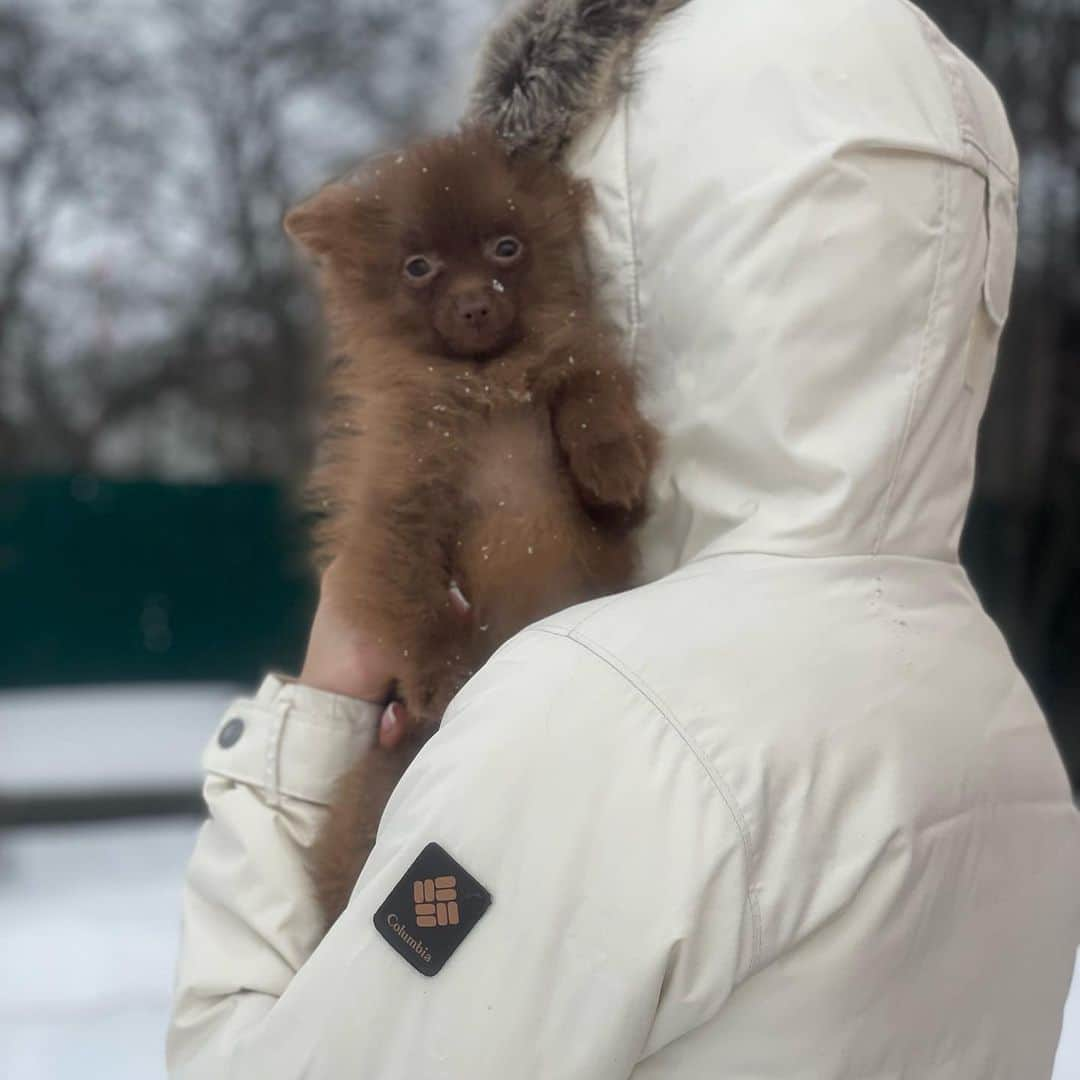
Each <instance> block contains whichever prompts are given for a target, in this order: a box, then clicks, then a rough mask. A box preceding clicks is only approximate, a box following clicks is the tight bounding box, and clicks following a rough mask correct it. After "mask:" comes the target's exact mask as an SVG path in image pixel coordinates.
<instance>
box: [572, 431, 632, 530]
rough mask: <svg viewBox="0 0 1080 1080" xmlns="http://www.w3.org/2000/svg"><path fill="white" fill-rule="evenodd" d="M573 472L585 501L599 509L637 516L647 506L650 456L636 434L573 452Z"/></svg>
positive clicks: (580, 444) (578, 447) (582, 445)
mask: <svg viewBox="0 0 1080 1080" xmlns="http://www.w3.org/2000/svg"><path fill="white" fill-rule="evenodd" d="M569 458H570V470H571V472H572V473H573V475H574V479H575V480H576V481H577V484H578V487H579V488H580V489H581V495H582V498H583V499H584V500H585V501H586V502H587V503H589V504H591V505H593V506H597V507H603V508H612V509H617V510H625V511H627V512H628V513H635V512H637V511H639V510H641V509H642V507H643V506H644V503H645V492H646V488H647V485H648V481H649V455H648V452H647V448H646V446H645V444H644V440H643V439H641V438H639V437H637V436H636V435H633V434H620V435H617V436H615V437H614V438H610V439H604V440H598V441H596V442H586V441H583V440H578V441H577V442H576V444H575V445H574V447H573V448H572V449H571V450H570V453H569Z"/></svg>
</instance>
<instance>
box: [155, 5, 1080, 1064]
mask: <svg viewBox="0 0 1080 1080" xmlns="http://www.w3.org/2000/svg"><path fill="white" fill-rule="evenodd" d="M509 18H510V22H509V23H506V24H504V26H503V27H502V29H501V30H499V31H498V32H497V36H496V38H495V41H494V44H493V46H492V48H491V49H490V50H489V52H488V54H487V58H486V61H485V63H484V65H483V68H482V72H481V76H480V85H479V89H478V91H477V95H476V98H475V106H474V110H475V113H476V115H478V116H480V117H481V118H485V119H489V120H492V121H493V122H495V123H496V124H497V125H498V126H499V128H500V130H501V131H502V133H503V135H504V136H505V137H506V138H507V139H508V140H510V141H511V142H513V143H516V144H519V145H528V146H532V147H534V148H536V149H538V150H540V151H542V152H548V153H552V154H556V155H560V156H561V157H562V159H563V160H564V161H565V162H566V163H567V164H568V165H569V166H570V167H571V168H572V169H573V170H574V171H575V172H576V173H578V174H580V175H581V176H584V177H587V178H588V179H589V180H590V181H591V182H592V184H593V186H594V188H595V190H596V195H597V208H596V213H595V215H594V218H593V221H592V224H591V234H590V242H591V248H592V256H593V257H594V259H595V263H596V272H597V274H598V276H599V278H600V280H601V282H602V289H603V296H604V299H605V303H606V304H607V307H608V310H609V311H610V314H611V316H612V318H613V319H614V320H615V321H616V322H617V324H618V326H619V327H620V328H621V330H622V332H623V333H624V335H625V341H626V348H627V351H628V353H629V354H630V355H631V356H632V357H633V360H634V362H635V363H636V364H637V365H638V366H639V367H640V368H641V370H642V373H643V378H644V380H645V387H646V392H645V401H644V405H645V408H646V410H647V412H648V414H649V416H650V417H651V419H653V420H654V422H655V423H656V424H657V425H658V426H659V427H660V429H661V430H662V432H663V435H664V439H665V450H664V457H663V460H662V461H661V463H660V465H659V467H658V469H657V471H656V475H655V477H654V480H653V486H652V492H651V497H652V506H653V513H652V517H651V519H650V520H649V522H648V523H647V524H646V525H645V526H644V528H643V531H642V537H641V542H642V548H643V553H644V571H643V575H642V583H641V585H640V587H638V588H635V589H633V590H631V591H629V592H627V593H625V594H622V595H619V596H615V597H610V598H607V599H603V600H600V601H597V602H594V603H589V604H586V605H584V606H582V607H578V608H575V609H573V610H570V611H566V612H563V613H562V614H559V615H557V616H555V617H554V618H551V619H548V620H546V621H545V622H542V623H540V624H539V625H536V626H533V627H531V628H530V629H528V630H526V631H525V632H524V633H522V634H520V635H518V636H517V637H516V638H514V639H513V640H512V641H510V642H509V643H508V644H506V645H505V646H504V647H503V648H502V649H501V651H500V652H499V653H498V654H497V655H496V656H495V658H494V659H493V660H492V661H491V662H490V663H489V664H488V665H487V666H486V667H485V668H484V669H483V670H482V671H481V672H480V673H479V674H478V675H477V676H476V677H475V678H474V679H473V680H472V681H471V682H470V684H469V685H468V686H467V687H466V688H465V689H464V691H463V692H462V693H461V694H460V695H459V696H458V698H457V699H456V700H455V701H454V703H453V704H452V705H451V707H450V709H449V712H448V714H447V716H446V719H445V722H444V723H443V726H442V729H441V730H440V732H439V733H438V734H437V735H436V736H435V737H434V738H433V739H432V740H431V741H430V743H429V744H428V745H427V746H426V747H425V749H424V750H423V752H422V753H421V754H420V756H419V757H418V758H417V760H416V761H415V763H414V764H413V766H412V767H411V768H410V770H409V771H408V773H407V774H406V776H405V778H404V779H403V781H402V782H401V784H400V785H399V787H398V789H397V790H396V792H395V793H394V795H393V797H392V799H391V801H390V804H389V806H388V807H387V810H386V813H385V815H384V817H383V820H382V823H381V827H380V830H379V837H378V842H377V844H376V847H375V849H374V853H373V854H372V856H371V858H370V860H369V862H368V864H367V866H366V867H365V869H364V871H363V874H362V876H361V878H360V880H359V882H358V884H357V886H356V888H355V891H354V893H353V895H352V899H351V902H350V904H349V906H348V909H347V910H346V911H345V913H344V914H343V915H342V917H341V918H340V919H339V920H338V921H337V922H336V924H335V925H334V926H333V927H332V929H331V930H330V931H329V933H328V934H327V936H326V937H325V938H321V933H322V927H321V925H320V921H319V917H318V911H317V908H316V906H315V902H314V899H313V897H312V895H311V890H310V885H309V881H308V877H307V870H306V867H305V853H306V851H307V849H308V846H309V844H310V843H311V840H312V837H313V836H314V835H315V833H316V831H317V829H318V828H319V824H320V822H321V820H322V819H323V815H324V814H325V812H326V811H325V805H326V802H327V797H328V793H329V791H330V789H331V787H332V785H333V783H334V781H335V779H336V778H337V777H338V776H340V775H341V773H342V772H344V771H345V770H346V769H347V768H348V767H349V765H350V763H351V762H353V761H355V760H356V756H357V755H360V754H364V753H371V752H378V751H377V750H374V749H372V745H373V742H374V739H375V734H374V732H375V728H376V726H377V724H378V720H379V716H380V708H379V707H378V706H376V705H374V704H367V703H365V702H363V701H361V700H358V699H357V698H358V697H362V696H364V687H365V686H366V685H369V684H368V683H365V682H364V681H363V680H364V679H365V678H368V679H370V680H371V681H370V685H371V687H372V695H371V696H375V695H376V689H375V688H376V687H381V686H382V685H383V684H384V680H385V679H386V678H388V677H390V676H391V675H392V674H393V672H392V671H388V670H383V666H380V665H382V660H381V658H378V657H377V656H376V655H375V654H374V653H373V652H372V651H371V650H370V649H368V647H367V646H366V644H365V642H364V641H363V640H362V637H361V638H360V639H359V640H355V639H350V638H347V637H337V638H335V637H334V633H335V631H334V623H333V598H332V596H329V595H328V596H327V599H326V602H325V603H324V607H323V609H322V610H321V612H320V615H319V617H318V619H317V625H316V629H315V632H314V633H313V641H312V653H311V656H310V657H309V671H308V672H307V673H306V674H305V678H307V679H309V681H310V682H312V683H314V684H315V686H314V688H313V687H312V686H305V685H303V683H302V682H301V683H291V682H286V681H283V680H281V679H278V678H274V677H271V678H269V679H268V680H267V681H266V683H265V684H264V685H263V687H262V689H261V690H260V691H259V693H258V695H257V696H256V697H255V698H254V700H251V701H241V702H238V703H237V704H236V705H235V706H234V707H233V708H231V709H230V710H229V711H228V713H227V715H226V717H225V718H224V720H223V722H222V726H221V728H220V729H219V732H218V733H217V735H216V736H215V738H214V740H213V742H212V743H211V745H210V746H209V748H208V750H207V753H206V757H205V767H206V772H207V780H206V787H205V795H206V802H207V806H208V808H209V819H208V821H207V823H206V824H205V825H204V827H203V830H202V832H201V834H200V837H199V840H198V844H197V848H196V851H195V854H194V856H193V858H192V861H191V866H190V870H189V873H188V879H187V888H186V895H185V900H184V940H183V947H182V954H181V957H180V963H179V972H178V982H177V990H176V1000H175V1009H174V1014H173V1017H172V1023H171V1028H170V1031H169V1037H168V1060H169V1068H170V1071H171V1074H172V1075H173V1076H174V1077H177V1078H185V1080H187V1078H192V1080H194V1078H199V1080H210V1078H216V1077H228V1078H230V1080H234V1078H247V1077H253V1078H254V1077H257V1078H270V1080H276V1078H281V1080H289V1078H299V1077H305V1078H338V1077H347V1076H356V1077H364V1078H400V1080H405V1078H419V1077H422V1078H425V1080H429V1078H430V1080H434V1078H452V1080H458V1078H461V1080H465V1078H469V1080H473V1078H483V1080H489V1078H490V1080H496V1078H498V1080H502V1078H509V1077H513V1078H533V1077H537V1078H544V1080H577V1078H581V1080H609V1078H610V1080H622V1078H626V1077H633V1078H634V1080H647V1078H651V1077H664V1078H667V1080H672V1078H694V1080H698V1078H703V1077H706V1076H708V1077H730V1078H736V1077H738V1078H754V1080H773V1078H781V1077H783V1078H792V1077H797V1078H811V1080H819V1078H820V1080H826V1078H828V1080H834V1078H835V1080H839V1078H860V1080H867V1078H875V1080H885V1078H890V1080H895V1078H899V1077H911V1078H920V1080H928V1078H940V1080H991V1078H1000V1080H1037V1078H1041V1077H1047V1076H1049V1075H1050V1072H1051V1068H1052V1062H1053V1056H1054V1050H1055V1046H1056V1043H1057V1039H1058V1033H1059V1029H1060V1024H1061V1015H1062V1006H1063V1003H1064V1001H1065V997H1066V993H1067V989H1068V983H1069V976H1070V972H1071V970H1072V966H1073V957H1074V952H1075V949H1076V946H1077V943H1078V940H1080V887H1078V880H1080V879H1078V875H1080V820H1078V816H1077V812H1076V809H1075V806H1074V803H1073V800H1072V796H1071V794H1070V790H1069V786H1068V783H1067V780H1066V777H1065V773H1064V771H1063V768H1062V765H1061V762H1060V759H1059V757H1058V754H1057V752H1056V750H1055V747H1054V744H1053V742H1052V740H1051V737H1050V735H1049V733H1048V729H1047V726H1046V723H1045V721H1044V719H1043V717H1042V715H1041V714H1040V711H1039V708H1038V706H1037V705H1036V703H1035V701H1034V700H1033V698H1032V695H1031V693H1030V692H1029V690H1028V688H1027V686H1026V685H1025V683H1024V680H1023V679H1022V678H1021V676H1020V674H1019V673H1018V671H1017V669H1016V667H1015V665H1014V663H1013V661H1012V659H1011V658H1010V655H1009V652H1008V649H1007V648H1006V645H1005V643H1004V642H1003V640H1002V638H1001V635H1000V634H999V633H998V631H997V630H996V629H995V627H994V626H993V624H992V623H991V621H990V620H989V618H988V617H987V616H986V615H985V614H984V612H983V610H982V608H981V606H980V604H979V601H978V598H977V597H976V595H975V593H974V591H973V589H972V586H971V584H970V582H969V580H968V578H967V575H966V574H965V572H964V570H963V568H962V567H961V566H960V564H959V562H958V559H957V546H958V540H959V536H960V532H961V528H962V525H963V521H964V516H965V512H966V509H967V504H968V500H969V496H970V492H971V487H972V475H973V470H974V462H975V444H976V434H977V429H978V425H979V420H980V416H981V413H982V411H983V408H984V405H985V403H986V397H987V392H988V387H989V384H990V379H991V373H992V369H993V366H994V361H995V355H996V352H997V346H998V340H999V336H1000V332H1001V328H1002V324H1003V322H1004V320H1005V318H1006V314H1007V309H1008V305H1009V295H1010V291H1011V285H1012V275H1013V266H1014V261H1015V254H1016V200H1017V183H1018V162H1017V154H1016V149H1015V146H1014V143H1013V139H1012V136H1011V134H1010V131H1009V126H1008V123H1007V120H1006V118H1005V114H1004V111H1003V109H1002V106H1001V104H1000V102H999V100H998V98H997V96H996V94H995V93H994V91H993V89H992V88H991V87H990V85H989V84H988V83H987V82H986V80H985V79H984V78H983V77H982V76H981V75H980V73H979V72H978V71H977V70H976V69H975V67H974V66H973V65H972V64H971V63H970V62H969V61H968V60H967V59H966V58H965V57H963V56H962V55H961V54H960V53H959V52H958V51H956V50H955V49H954V48H953V47H952V46H951V45H950V44H949V43H948V42H947V41H946V40H945V39H944V38H943V37H942V35H941V34H940V32H939V31H938V30H937V29H936V28H935V27H934V26H933V25H932V24H931V23H930V22H929V21H928V20H927V19H926V18H925V17H924V16H923V15H922V14H921V13H920V12H919V11H918V10H917V9H916V8H915V7H913V6H912V5H910V4H908V3H906V2H904V0H802V2H800V3H792V2H791V0H723V2H720V0H712V2H710V0H690V2H689V3H685V4H673V3H671V2H670V0H668V2H667V3H656V2H647V0H627V2H626V3H623V4H616V3H613V2H610V0H609V2H599V0H531V2H529V3H526V5H525V6H524V8H521V9H518V10H517V11H515V12H513V13H512V14H511V15H510V16H509ZM328 635H329V636H328ZM335 673H336V675H335ZM339 676H340V681H339V682H337V683H335V681H334V680H335V678H337V677H339ZM350 680H352V681H350ZM357 680H359V681H357ZM335 689H336V690H339V691H344V692H345V693H344V694H343V693H337V694H334V693H327V692H326V691H327V690H335ZM350 692H351V693H352V694H353V695H354V696H352V697H350V696H347V695H348V694H349V693H350ZM436 911H437V914H436Z"/></svg>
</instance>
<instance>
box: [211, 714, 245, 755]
mask: <svg viewBox="0 0 1080 1080" xmlns="http://www.w3.org/2000/svg"><path fill="white" fill-rule="evenodd" d="M243 734H244V721H243V720H242V719H241V718H240V717H239V716H234V717H233V718H232V719H231V720H228V721H227V722H226V723H225V726H224V727H222V729H221V730H220V731H219V732H218V737H217V741H218V746H220V747H221V748H222V749H223V750H228V749H229V747H230V746H235V745H236V744H237V743H238V742H239V741H240V736H241V735H243Z"/></svg>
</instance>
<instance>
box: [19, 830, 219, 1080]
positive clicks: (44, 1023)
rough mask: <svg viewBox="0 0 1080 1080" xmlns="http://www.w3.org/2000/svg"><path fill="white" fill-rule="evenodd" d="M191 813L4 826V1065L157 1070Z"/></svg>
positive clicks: (135, 1075)
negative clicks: (173, 816)
mask: <svg viewBox="0 0 1080 1080" xmlns="http://www.w3.org/2000/svg"><path fill="white" fill-rule="evenodd" d="M197 827H198V823H197V822H196V821H194V820H183V819H178V820H169V819H159V820H150V821H144V822H137V823H131V822H125V823H123V824H102V825H78V826H74V825H73V826H63V827H56V826H41V827H31V828H20V829H11V830H8V831H7V832H6V833H4V834H3V835H2V836H0V956H2V957H3V976H2V977H0V1076H2V1077H4V1078H5V1080H156V1078H161V1077H164V1075H165V1067H164V1037H165V1025H166V1021H167V1016H168V1007H169V998H170V994H171V991H172V977H173V968H174V965H175V959H176V949H177V944H178V940H179V917H180V889H181V884H182V881H183V873H184V866H185V864H186V862H187V859H188V856H189V855H190V853H191V848H192V845H193V844H194V841H195V832H196V829H197Z"/></svg>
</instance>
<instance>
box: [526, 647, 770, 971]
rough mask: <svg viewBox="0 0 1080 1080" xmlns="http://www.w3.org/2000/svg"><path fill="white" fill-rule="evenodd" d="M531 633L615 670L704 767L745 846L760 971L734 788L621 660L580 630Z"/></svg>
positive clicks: (748, 843) (750, 855) (757, 917)
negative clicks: (559, 642)
mask: <svg viewBox="0 0 1080 1080" xmlns="http://www.w3.org/2000/svg"><path fill="white" fill-rule="evenodd" d="M529 632H531V633H538V634H547V635H549V636H551V637H559V638H564V639H566V640H568V641H573V642H574V643H575V644H577V645H580V646H581V647H582V648H583V649H584V650H585V651H586V652H588V653H590V654H591V655H592V656H593V657H595V658H596V659H597V660H599V661H600V662H601V663H603V664H605V665H606V666H607V667H609V668H611V670H612V671H614V672H615V673H616V674H617V675H618V676H619V677H620V678H621V679H622V680H623V682H625V683H626V684H627V685H629V686H630V687H631V688H632V689H633V690H634V692H635V693H636V694H637V695H638V696H639V697H641V698H644V699H645V700H646V701H647V702H648V703H649V704H650V705H651V706H652V708H653V710H654V711H655V712H656V713H657V715H658V716H660V717H661V719H663V720H664V721H665V722H666V724H667V726H668V727H669V728H670V729H671V730H672V731H673V732H674V733H675V734H676V735H677V736H678V737H679V738H680V739H681V740H682V743H683V745H684V746H685V747H686V748H687V750H688V751H689V752H690V753H691V754H693V756H694V757H695V758H696V759H697V763H698V765H700V766H701V768H702V770H703V771H704V773H705V775H706V776H707V777H708V779H709V782H710V783H711V784H712V786H713V788H714V790H715V791H716V793H717V794H718V795H719V796H720V799H721V801H722V802H723V804H724V805H725V807H726V808H727V811H728V814H729V815H730V816H731V819H732V821H733V822H734V823H735V828H736V829H737V830H738V833H739V839H740V842H741V844H742V848H743V855H744V858H745V860H746V906H747V908H748V909H749V911H750V921H751V928H752V936H753V940H752V944H751V954H750V964H749V967H748V968H747V971H746V973H745V975H744V977H745V976H746V975H750V974H752V973H753V972H754V971H755V970H757V967H758V964H759V962H760V959H761V954H762V947H763V945H762V926H761V911H760V907H759V905H758V901H757V895H756V890H755V889H754V887H753V886H752V885H751V882H752V880H753V876H754V867H755V866H756V865H757V850H756V847H755V844H754V837H753V833H752V831H751V829H750V826H749V824H748V822H747V819H746V815H745V814H744V813H743V811H742V807H741V806H740V805H739V801H738V799H736V797H735V794H734V792H733V791H732V790H731V787H730V786H729V785H728V784H727V782H726V781H725V780H724V778H723V777H722V776H721V775H720V774H719V773H718V772H717V770H716V769H715V768H714V767H713V766H712V765H711V764H710V763H709V762H708V761H707V760H706V758H705V755H704V754H703V753H702V751H701V749H700V747H699V746H698V745H697V743H695V742H694V740H693V738H692V737H691V736H690V734H689V733H688V732H687V731H686V729H685V728H684V727H683V726H682V725H681V724H680V723H679V721H678V720H677V719H676V717H675V713H674V711H673V710H672V709H671V708H670V707H669V706H668V705H667V704H666V703H665V701H664V700H663V698H662V697H661V696H660V695H659V694H658V693H657V692H656V691H655V690H654V689H653V688H652V687H650V686H648V685H647V684H646V683H645V682H644V680H642V679H641V678H640V677H639V676H638V675H636V674H635V673H634V672H633V671H631V670H629V669H628V668H627V667H626V665H625V664H623V663H622V661H620V660H619V658H618V657H617V656H614V655H613V654H611V653H610V652H608V651H607V649H605V648H604V647H603V646H602V645H600V644H599V643H598V642H596V641H593V640H591V639H590V638H587V637H585V636H584V635H583V634H582V633H581V632H580V630H579V629H578V628H577V627H574V628H572V629H558V628H555V627H550V626H536V627H533V628H531V630H530V631H529Z"/></svg>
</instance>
